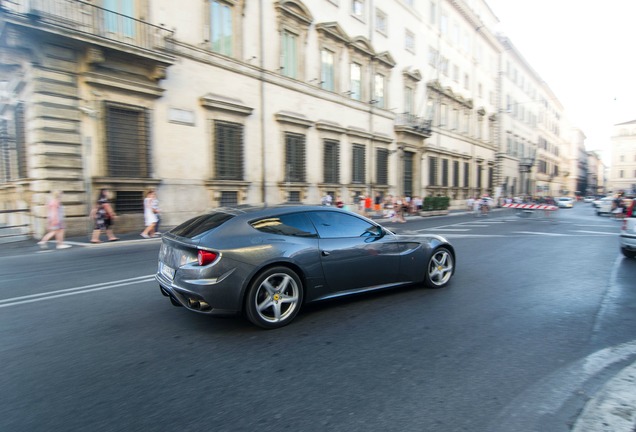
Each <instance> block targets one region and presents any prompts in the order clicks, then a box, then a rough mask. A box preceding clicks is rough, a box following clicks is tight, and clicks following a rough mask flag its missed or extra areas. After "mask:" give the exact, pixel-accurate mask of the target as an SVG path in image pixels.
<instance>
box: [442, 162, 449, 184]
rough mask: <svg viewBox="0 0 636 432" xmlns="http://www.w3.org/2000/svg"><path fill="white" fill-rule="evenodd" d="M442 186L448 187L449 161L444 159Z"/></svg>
mask: <svg viewBox="0 0 636 432" xmlns="http://www.w3.org/2000/svg"><path fill="white" fill-rule="evenodd" d="M442 186H444V187H448V159H442Z"/></svg>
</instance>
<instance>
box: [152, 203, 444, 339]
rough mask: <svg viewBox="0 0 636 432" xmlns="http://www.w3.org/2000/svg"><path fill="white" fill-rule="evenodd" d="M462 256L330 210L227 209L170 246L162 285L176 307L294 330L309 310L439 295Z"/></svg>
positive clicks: (162, 255) (434, 239) (192, 223)
mask: <svg viewBox="0 0 636 432" xmlns="http://www.w3.org/2000/svg"><path fill="white" fill-rule="evenodd" d="M455 262H456V261H455V250H454V248H453V246H452V245H451V244H450V243H449V242H448V241H447V240H446V239H445V238H443V237H440V236H438V235H428V234H427V235H397V234H395V233H393V232H391V231H390V230H388V229H386V228H384V227H382V226H381V225H379V224H377V223H376V222H374V221H372V220H370V219H367V218H365V217H362V216H360V215H358V214H355V213H351V212H349V211H346V210H342V209H338V208H334V207H326V206H301V205H298V206H274V207H245V208H221V209H217V210H214V211H212V212H209V213H207V214H203V215H200V216H197V217H195V218H193V219H190V220H188V221H187V222H184V223H183V224H181V225H179V226H177V227H175V228H173V229H172V230H170V231H169V232H167V233H165V234H164V235H163V237H162V244H161V251H160V252H159V265H158V270H157V275H156V279H157V281H158V282H159V285H160V288H161V292H162V293H163V294H164V295H165V296H167V297H169V298H170V300H171V302H172V304H174V305H175V306H184V307H185V308H187V309H189V310H191V311H195V312H199V313H204V314H210V315H228V314H238V313H243V314H244V315H245V316H246V317H247V318H248V319H249V320H250V321H251V322H252V323H254V324H255V325H257V326H260V327H263V328H267V329H272V328H277V327H282V326H284V325H287V324H289V323H290V322H291V321H292V320H293V319H294V317H295V316H296V314H298V311H299V310H300V308H301V306H302V305H303V304H305V303H309V302H314V301H319V300H325V299H329V298H334V297H338V296H344V295H348V294H355V293H361V292H365V291H371V290H378V289H385V288H390V287H397V286H403V285H409V284H424V285H426V286H428V287H430V288H441V287H444V286H446V285H447V284H448V282H449V281H450V279H451V277H452V276H453V273H454V272H455Z"/></svg>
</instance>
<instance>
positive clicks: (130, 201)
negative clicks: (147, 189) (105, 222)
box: [113, 191, 144, 214]
mask: <svg viewBox="0 0 636 432" xmlns="http://www.w3.org/2000/svg"><path fill="white" fill-rule="evenodd" d="M113 205H114V207H115V210H116V211H117V213H120V214H123V213H143V211H144V192H143V191H117V193H116V194H115V200H114V202H113Z"/></svg>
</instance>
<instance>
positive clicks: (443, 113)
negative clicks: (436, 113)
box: [439, 104, 448, 126]
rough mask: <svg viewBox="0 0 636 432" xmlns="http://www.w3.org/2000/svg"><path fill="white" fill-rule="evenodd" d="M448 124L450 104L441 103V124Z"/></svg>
mask: <svg viewBox="0 0 636 432" xmlns="http://www.w3.org/2000/svg"><path fill="white" fill-rule="evenodd" d="M447 124H448V105H446V104H441V105H440V119H439V125H440V126H446V125H447Z"/></svg>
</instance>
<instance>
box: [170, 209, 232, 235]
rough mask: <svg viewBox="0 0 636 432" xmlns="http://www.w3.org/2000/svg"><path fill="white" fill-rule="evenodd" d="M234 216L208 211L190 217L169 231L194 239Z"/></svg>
mask: <svg viewBox="0 0 636 432" xmlns="http://www.w3.org/2000/svg"><path fill="white" fill-rule="evenodd" d="M233 217H234V216H233V215H231V214H227V213H209V214H205V215H201V216H197V217H195V218H192V219H190V220H188V221H186V222H184V223H182V224H181V225H179V226H177V227H176V228H174V229H173V230H172V231H171V232H172V233H173V234H175V235H178V236H180V237H185V238H190V239H194V238H196V237H197V236H200V235H201V234H205V233H207V232H208V231H210V230H212V229H214V228H217V227H219V226H221V225H223V223H225V222H226V221H228V220H230V219H232V218H233Z"/></svg>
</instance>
